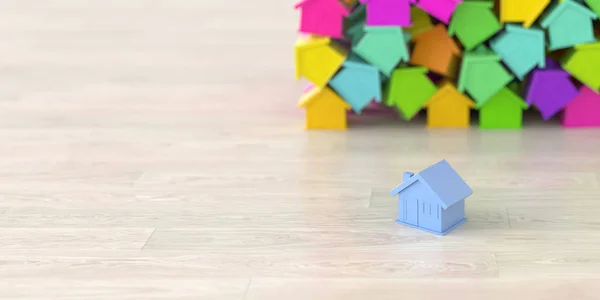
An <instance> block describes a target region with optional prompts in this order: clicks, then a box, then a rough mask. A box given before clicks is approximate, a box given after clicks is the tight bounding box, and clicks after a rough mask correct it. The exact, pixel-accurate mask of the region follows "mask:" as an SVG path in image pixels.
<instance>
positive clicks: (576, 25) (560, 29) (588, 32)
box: [541, 0, 598, 51]
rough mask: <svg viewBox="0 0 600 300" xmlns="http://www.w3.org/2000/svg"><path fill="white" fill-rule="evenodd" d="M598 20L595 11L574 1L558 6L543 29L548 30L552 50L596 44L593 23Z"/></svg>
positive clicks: (546, 17)
mask: <svg viewBox="0 0 600 300" xmlns="http://www.w3.org/2000/svg"><path fill="white" fill-rule="evenodd" d="M596 19H598V16H596V14H595V13H594V12H593V11H591V10H589V9H587V8H586V7H585V6H584V5H581V4H579V3H577V2H575V1H574V0H563V1H562V2H560V4H556V5H555V6H554V7H553V8H552V9H551V10H549V13H548V14H547V15H546V16H545V17H544V18H543V19H542V22H541V25H542V28H544V29H548V34H549V36H550V50H551V51H554V50H558V49H563V48H569V47H572V46H575V45H578V44H586V43H591V42H594V41H595V39H594V28H593V25H592V22H593V21H594V20H596Z"/></svg>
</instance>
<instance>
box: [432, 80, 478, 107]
mask: <svg viewBox="0 0 600 300" xmlns="http://www.w3.org/2000/svg"><path fill="white" fill-rule="evenodd" d="M446 97H455V98H459V100H462V101H463V102H464V103H465V105H467V106H468V107H470V108H473V107H475V102H473V100H471V99H470V98H469V97H467V96H466V95H465V94H463V93H461V92H459V91H458V90H457V89H456V87H455V86H454V85H453V84H452V83H450V82H449V81H444V82H442V84H441V85H440V88H439V89H438V91H437V92H436V93H435V94H434V95H433V96H431V98H430V99H429V100H428V101H427V103H425V107H430V106H431V105H432V104H433V103H435V102H437V101H439V100H440V99H443V98H446Z"/></svg>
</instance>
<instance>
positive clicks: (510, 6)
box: [500, 0, 550, 28]
mask: <svg viewBox="0 0 600 300" xmlns="http://www.w3.org/2000/svg"><path fill="white" fill-rule="evenodd" d="M548 4H550V0H500V22H502V23H506V22H515V23H523V27H525V28H529V27H530V26H531V25H532V24H533V23H534V22H535V20H536V19H537V18H538V17H539V16H540V14H541V13H542V12H543V11H544V9H545V8H546V6H548Z"/></svg>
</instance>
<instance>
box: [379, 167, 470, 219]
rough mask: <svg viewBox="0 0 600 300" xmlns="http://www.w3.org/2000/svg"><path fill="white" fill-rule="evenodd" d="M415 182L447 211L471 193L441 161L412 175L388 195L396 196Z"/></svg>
mask: <svg viewBox="0 0 600 300" xmlns="http://www.w3.org/2000/svg"><path fill="white" fill-rule="evenodd" d="M417 181H421V183H423V184H424V185H425V186H427V187H429V188H430V189H431V191H433V193H434V194H435V196H436V199H435V200H436V201H437V202H438V203H439V204H440V205H441V206H442V208H444V209H448V208H449V207H451V206H452V205H454V204H456V202H458V201H460V200H462V199H465V198H466V197H468V196H470V195H471V194H472V193H473V191H472V190H471V188H470V187H469V186H468V185H467V183H466V182H465V181H464V180H463V179H462V178H461V177H460V176H459V175H458V173H456V171H455V170H454V169H453V168H452V167H451V166H450V164H449V163H448V162H447V161H446V160H442V161H440V162H438V163H436V164H434V165H432V166H430V167H428V168H427V169H425V170H423V171H421V172H419V173H418V174H415V175H413V176H412V177H411V178H410V179H408V180H406V181H404V182H403V183H402V184H400V185H399V186H397V187H396V188H394V189H393V190H391V191H390V194H391V195H397V194H398V193H401V192H402V191H403V190H405V189H406V188H407V187H409V186H411V185H412V184H413V183H415V182H417Z"/></svg>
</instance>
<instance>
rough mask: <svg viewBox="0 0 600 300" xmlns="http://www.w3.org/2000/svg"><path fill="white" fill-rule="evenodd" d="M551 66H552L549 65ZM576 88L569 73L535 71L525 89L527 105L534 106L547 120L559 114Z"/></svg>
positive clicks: (553, 70)
mask: <svg viewBox="0 0 600 300" xmlns="http://www.w3.org/2000/svg"><path fill="white" fill-rule="evenodd" d="M551 66H554V65H553V64H551ZM577 93H578V92H577V88H576V87H575V85H574V84H573V82H571V79H570V78H569V73H567V72H565V71H563V70H561V69H559V68H553V67H552V68H551V69H537V70H535V71H534V72H533V74H532V76H531V80H530V82H529V85H528V87H527V92H526V98H527V104H529V105H535V107H536V108H537V109H538V110H539V111H540V112H541V114H542V118H543V119H544V120H548V119H550V118H552V117H553V116H554V115H556V114H557V113H558V112H560V111H561V110H562V109H563V108H564V107H565V106H566V105H567V104H568V103H569V102H571V100H573V98H575V96H577Z"/></svg>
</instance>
